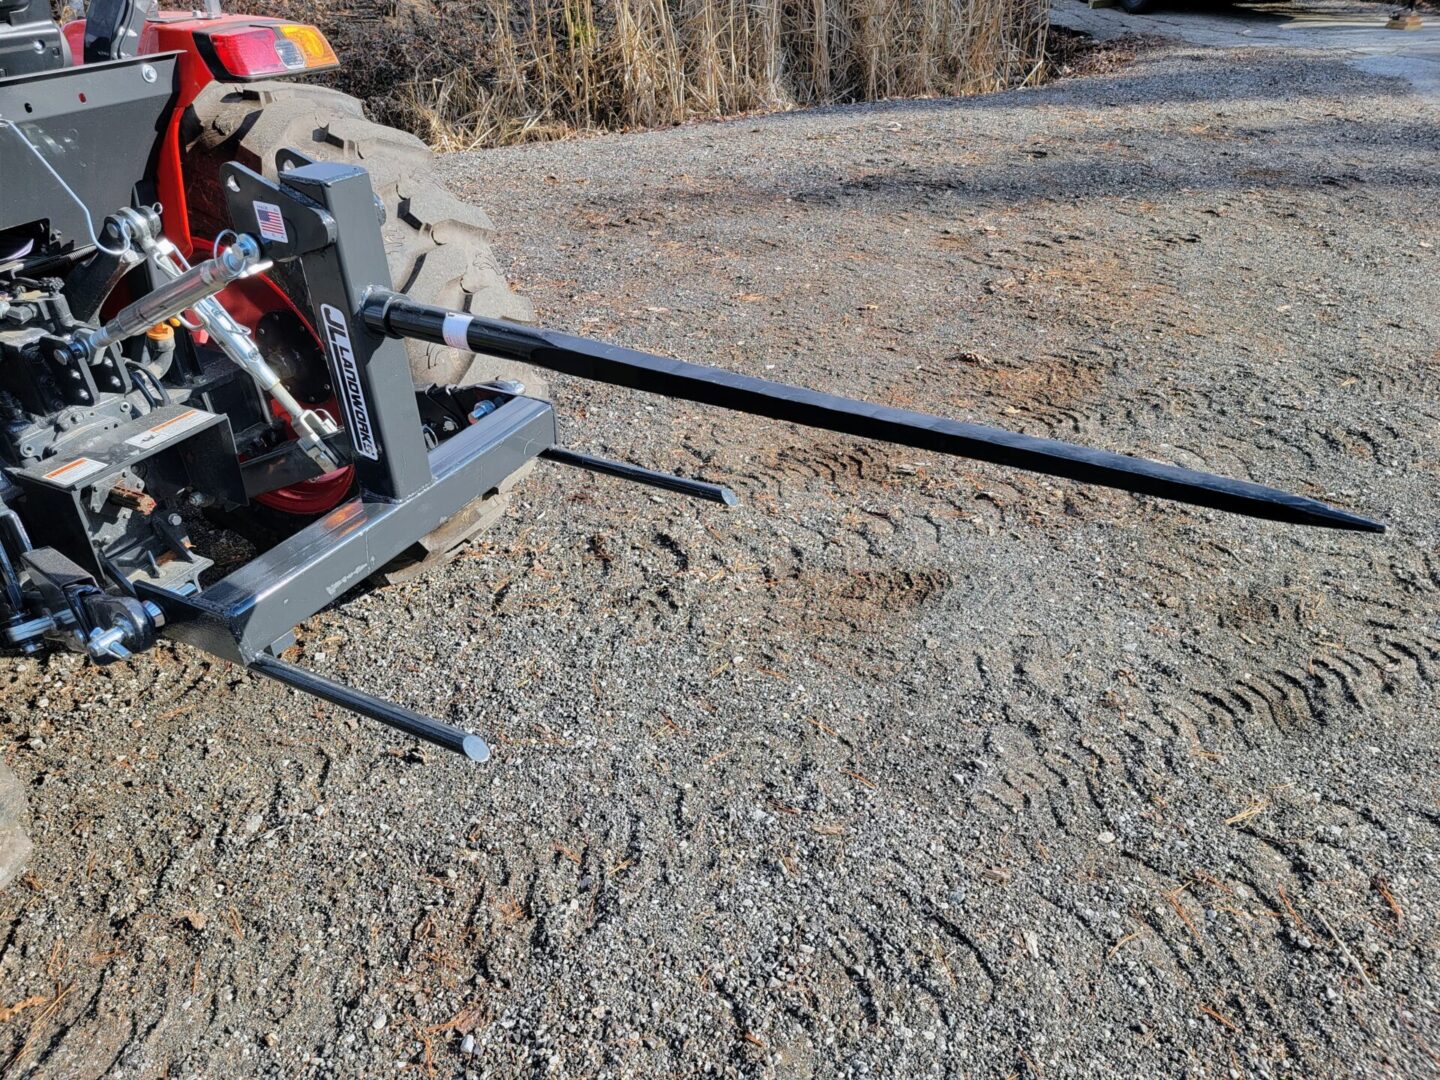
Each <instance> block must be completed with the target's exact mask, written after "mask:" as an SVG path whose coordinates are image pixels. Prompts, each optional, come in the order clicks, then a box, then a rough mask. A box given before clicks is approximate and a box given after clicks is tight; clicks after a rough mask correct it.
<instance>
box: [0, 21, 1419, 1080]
mask: <svg viewBox="0 0 1440 1080" xmlns="http://www.w3.org/2000/svg"><path fill="white" fill-rule="evenodd" d="M1436 121H1437V115H1436V113H1435V112H1434V111H1433V110H1432V109H1431V108H1430V107H1429V106H1427V105H1425V104H1423V103H1422V102H1420V101H1419V100H1418V99H1416V98H1413V97H1409V96H1408V91H1407V90H1406V89H1405V88H1404V87H1403V85H1402V84H1398V83H1392V82H1387V81H1385V80H1382V79H1378V78H1376V77H1374V76H1370V75H1365V74H1363V73H1361V72H1358V71H1356V70H1354V69H1352V68H1350V67H1347V66H1345V65H1344V64H1343V63H1342V62H1340V61H1339V60H1331V59H1327V58H1325V57H1323V56H1308V57H1303V58H1298V57H1296V56H1295V55H1293V54H1287V53H1280V52H1264V51H1258V50H1249V51H1246V52H1244V53H1239V52H1236V53H1227V52H1224V51H1216V50H1203V51H1202V50H1196V49H1192V48H1189V47H1185V46H1181V45H1164V46H1158V47H1157V46H1153V45H1152V46H1151V47H1148V48H1143V49H1140V50H1139V52H1138V55H1137V56H1136V57H1135V59H1134V62H1133V63H1131V64H1129V65H1128V66H1123V67H1120V68H1118V69H1113V70H1106V71H1103V72H1102V73H1101V74H1096V75H1090V76H1086V77H1078V78H1073V79H1067V80H1065V81H1063V82H1060V83H1057V84H1054V85H1052V86H1050V87H1048V88H1045V89H1042V90H1039V91H1031V92H1022V93H1011V94H1001V95H995V96H992V97H985V98H976V99H970V100H965V101H931V102H901V103H894V104H885V105H878V106H871V107H858V108H844V109H831V110H823V111H819V112H810V113H795V114H789V115H779V116H771V117H765V118H759V119H741V120H737V121H732V122H728V123H723V124H708V125H698V126H691V127H687V128H683V129H679V130H674V131H666V132H659V133H651V134H640V135H635V136H627V137H615V138H606V139H597V140H593V141H584V142H570V143H564V144H555V145H547V146H537V147H528V148H518V149H513V150H508V151H501V152H487V153H483V154H472V155H459V156H454V157H451V158H448V159H447V160H446V161H445V162H444V164H443V171H444V173H445V175H446V177H448V178H449V179H450V180H451V181H453V183H454V184H455V185H456V186H457V188H458V189H460V190H462V191H464V192H465V193H466V194H471V195H473V196H474V197H475V198H476V199H477V200H479V201H480V202H482V203H483V204H484V205H485V206H487V207H488V208H489V209H490V210H491V211H492V214H493V215H494V217H495V218H496V220H497V221H498V222H500V223H501V229H502V240H501V244H500V246H501V249H502V250H503V251H504V252H506V253H507V257H508V258H509V259H511V260H512V261H511V264H510V266H509V270H510V273H511V276H512V278H513V279H514V280H516V281H517V283H518V285H519V287H521V288H523V289H525V290H526V291H528V292H529V293H530V294H531V295H532V296H534V298H535V300H536V302H537V305H538V306H539V309H540V311H541V313H542V317H543V318H544V319H545V320H546V321H547V322H548V323H550V324H552V325H556V326H559V327H564V328H568V329H572V330H577V331H581V332H586V333H591V334H598V335H605V336H609V337H612V338H614V339H617V340H620V341H623V342H626V343H631V344H637V345H642V346H648V347H651V348H654V349H658V350H664V351H670V352H673V353H675V354H678V355H681V356H684V357H686V358H688V359H693V360H697V361H703V362H713V363H716V364H723V365H727V366H730V367H733V368H736V369H739V370H743V371H749V372H755V373H767V374H771V375H773V376H776V377H781V378H785V379H789V380H792V381H795V382H800V383H805V384H808V385H813V386H817V387H822V388H826V389H834V390H840V391H845V392H850V393H854V394H858V395H863V396H867V397H871V398H874V399H876V400H880V401H885V402H890V403H897V404H904V405H908V406H917V407H926V408H930V409H933V410H937V411H941V412H944V413H947V414H952V415H956V416H962V417H973V418H976V419H981V420H985V421H989V422H993V423H997V424H1003V425H1006V426H1009V427H1012V428H1016V429H1019V430H1023V431H1027V432H1031V433H1035V434H1041V435H1055V436H1060V437H1064V438H1069V439H1074V440H1078V441H1082V442H1087V443H1093V444H1096V445H1104V446H1108V447H1114V448H1120V449H1127V450H1132V451H1136V452H1139V453H1143V454H1147V455H1151V456H1154V457H1159V458H1164V459H1169V460H1174V461H1178V462H1181V463H1183V464H1186V465H1191V466H1199V467H1203V468H1208V469H1214V470H1218V471H1222V472H1226V473H1231V474H1234V475H1239V476H1243V477H1248V478H1252V479H1255V480H1260V481H1264V482H1269V483H1276V484H1280V485H1283V486H1288V487H1290V488H1293V489H1295V490H1298V491H1302V492H1304V493H1306V494H1311V495H1315V496H1320V497H1323V498H1327V499H1330V500H1332V501H1334V502H1336V503H1339V504H1342V505H1345V506H1347V507H1351V508H1354V509H1356V510H1359V511H1361V512H1365V513H1370V514H1375V515H1378V516H1381V517H1383V518H1385V519H1386V520H1387V521H1388V522H1389V523H1390V524H1391V526H1392V531H1391V532H1390V533H1389V534H1387V535H1386V536H1383V537H1372V536H1363V535H1356V534H1338V533H1328V532H1321V531H1314V530H1302V529H1298V528H1291V527H1286V526H1279V525H1271V524H1266V523H1262V522H1252V521H1247V520H1241V519H1232V518H1228V517H1224V516H1222V515H1218V514H1215V513H1211V512H1209V511H1196V510H1191V509H1186V508H1182V507H1177V506H1171V505H1164V504H1161V503H1158V502H1155V501H1153V500H1141V499H1136V498H1132V497H1130V496H1127V495H1123V494H1119V493H1115V492H1110V491H1105V490H1098V489H1083V488H1079V487H1076V486H1074V485H1071V484H1067V483H1064V482H1059V481H1050V480H1046V479H1042V478H1037V477H1032V476H1028V475H1023V474H1019V473H1013V472H1006V471H1003V470H1000V469H996V468H991V467H988V466H978V465H970V464H966V463H963V462H961V463H956V462H954V461H950V460H941V459H938V458H935V457H931V456H928V455H925V454H922V453H918V452H915V451H910V450H903V449H891V448H887V447H885V446H880V445H873V444H868V443H859V442H856V441H854V440H850V439H845V438H838V437H830V436H826V435H820V434H816V433H813V432H809V431H804V430H799V429H794V428H789V427H786V426H784V425H776V424H772V423H767V422H762V421H758V420H750V419H746V418H743V417H732V416H725V415H721V414H719V413H716V412H714V411H710V410H703V409H700V408H697V407H691V406H685V405H679V404H672V403H667V402H664V401H661V400H658V399H656V400H651V399H646V398H643V397H639V396H636V395H632V394H628V393H624V392H621V391H612V390H608V389H604V388H595V389H592V388H588V387H586V386H584V385H581V384H578V383H575V382H573V381H569V380H564V379H561V380H557V384H558V385H556V386H555V391H556V394H557V399H558V401H559V402H560V404H559V411H560V414H561V419H562V423H563V426H564V430H565V431H566V433H567V437H568V438H569V439H570V441H571V442H572V444H573V445H576V446H577V447H580V448H583V449H589V450H593V451H596V452H600V453H606V454H611V455H614V456H619V457H625V458H629V459H633V460H636V461H639V462H641V463H643V464H646V465H650V466H655V467H662V468H670V469H676V470H679V471H681V472H686V473H690V474H695V475H703V476H704V477H706V478H708V479H712V480H716V481H720V482H724V483H728V484H730V485H732V486H734V488H735V489H736V490H737V492H739V494H740V495H741V497H742V499H743V504H742V506H741V507H740V508H738V509H735V510H731V511H723V510H719V509H716V508H712V507H710V506H708V505H695V504H692V503H689V502H685V501H682V500H680V499H678V498H671V497H667V496H656V495H651V494H650V493H648V492H646V491H644V490H639V489H632V488H626V487H623V486H621V485H620V484H619V483H618V482H612V481H608V480H604V479H599V478H594V477H590V476H587V475H585V474H581V473H576V472H571V471H562V470H561V469H559V468H552V467H550V466H543V467H542V469H541V471H539V472H537V474H536V475H535V476H534V477H533V478H532V480H531V481H530V482H528V483H527V484H526V485H525V486H524V487H523V488H522V490H521V493H520V495H519V497H518V498H517V501H516V503H515V505H514V507H513V509H512V512H511V514H510V516H509V517H508V518H507V519H506V520H505V521H504V522H503V523H502V524H501V525H500V526H498V527H497V528H496V529H495V531H494V532H493V533H491V534H488V537H487V540H486V541H485V542H484V543H482V544H480V545H478V546H476V547H475V549H474V550H473V552H471V554H470V555H469V556H468V557H465V558H462V559H461V560H459V561H458V562H457V563H455V564H453V565H452V566H450V567H448V568H446V569H444V570H443V571H441V572H439V573H438V574H437V575H435V576H433V577H431V578H429V579H427V580H425V581H423V582H419V583H413V584H410V585H406V586H401V587H394V588H388V589H383V590H378V591H370V592H368V593H366V594H363V595H360V596H358V597H354V598H352V599H351V600H350V601H349V602H347V603H346V604H345V605H343V606H342V607H340V608H337V609H335V610H333V611H330V612H327V613H325V614H323V615H321V616H320V617H318V618H316V619H313V620H311V621H310V622H309V623H307V624H306V625H305V626H304V627H303V628H302V631H301V638H302V642H301V646H300V649H299V656H300V657H301V658H302V659H303V661H304V662H305V663H306V664H309V665H313V666H314V667H316V668H317V669H318V670H320V671H322V672H324V673H326V674H329V675H332V676H336V677H341V678H344V679H347V680H351V681H353V682H355V683H357V684H359V685H362V686H364V687H366V688H368V689H370V690H373V691H376V692H380V693H384V694H389V695H393V696H394V697H396V698H397V699H399V700H401V701H404V702H407V703H409V704H412V705H414V706H417V707H421V708H426V709H429V710H432V711H434V712H435V713H437V714H438V715H441V716H446V717H451V718H455V719H465V720H468V721H471V722H473V723H474V724H475V725H476V726H477V727H479V728H481V729H483V730H484V731H486V732H488V733H489V734H490V735H491V736H492V737H493V738H494V739H495V740H496V742H497V760H496V761H495V762H493V763H492V764H490V765H488V766H486V767H484V768H473V767H466V766H465V765H463V764H461V763H459V762H458V761H455V760H451V759H449V758H443V757H441V756H440V755H439V754H438V753H434V752H420V751H418V750H417V749H416V748H415V747H413V746H410V745H408V744H405V743H402V742H401V741H400V740H398V739H397V738H394V737H392V736H390V735H389V734H388V733H387V732H385V731H383V730H380V729H377V728H376V727H374V726H372V725H370V724H369V723H364V722H362V723H358V724H357V723H356V722H354V721H352V720H350V719H348V718H346V717H344V716H342V715H339V714H337V713H336V712H335V711H334V710H332V709H330V708H328V707H324V706H317V705H315V704H314V703H312V702H310V701H308V700H303V699H301V698H300V697H298V696H296V695H295V694H293V693H291V692H289V691H286V690H284V689H282V688H279V687H276V686H274V685H272V684H269V683H266V682H264V681H261V680H249V679H246V678H245V677H243V676H241V675H240V674H239V673H238V672H237V671H236V670H235V669H233V668H230V667H227V666H225V665H223V664H220V663H218V662H211V661H208V660H206V659H205V658H203V657H202V656H200V655H199V654H196V653H193V652H189V651H184V650H180V649H170V648H162V649H159V650H157V651H155V652H154V653H152V654H150V655H148V656H146V657H144V658H143V659H140V660H137V661H135V662H133V663H129V664H125V665H116V666H114V667H110V668H106V669H95V668H87V667H85V666H84V665H82V664H81V663H79V662H78V661H77V660H75V659H74V658H71V657H65V656H57V657H53V658H50V659H48V660H43V661H40V662H35V661H27V662H23V663H17V664H11V665H9V666H7V668H6V671H5V674H4V676H3V685H0V701H3V702H4V705H5V711H6V714H7V715H6V717H5V720H4V722H3V725H0V735H3V741H4V744H5V747H6V749H5V756H6V759H7V760H9V761H11V762H12V764H13V767H14V769H15V771H16V772H17V773H18V774H19V775H20V776H21V777H22V778H24V779H25V780H26V781H27V782H28V783H29V784H31V785H32V788H31V796H30V797H31V802H32V806H33V809H34V813H35V817H36V821H35V825H34V829H33V832H34V836H35V840H36V848H37V853H36V857H35V859H34V862H33V866H32V871H31V873H30V875H29V876H28V877H27V878H26V879H25V880H24V881H23V882H21V883H19V884H18V885H16V886H14V887H12V888H11V889H10V890H9V891H8V892H7V893H6V894H5V895H4V896H3V897H0V926H3V927H4V934H3V938H0V986H3V988H4V989H3V996H0V1006H8V1007H9V1008H7V1009H6V1011H5V1012H3V1013H0V1016H4V1017H6V1019H5V1020H4V1021H3V1022H0V1055H3V1057H0V1062H4V1061H8V1062H9V1063H10V1067H9V1074H13V1075H15V1076H23V1075H46V1076H65V1077H72V1076H73V1077H79V1076H87V1077H88V1076H99V1075H101V1074H106V1075H110V1076H116V1077H142V1076H143V1077H153V1076H157V1075H166V1076H177V1077H178V1076H302V1075H303V1076H346V1077H348V1076H358V1075H366V1076H382V1075H395V1074H399V1073H400V1072H402V1071H403V1070H408V1069H418V1070H419V1072H418V1075H422V1076H431V1075H433V1076H439V1077H444V1078H450V1077H455V1076H460V1075H465V1076H477V1077H478V1076H490V1077H510V1076H535V1077H541V1076H564V1077H572V1076H573V1077H581V1076H585V1077H593V1076H614V1077H620V1076H636V1077H638V1076H646V1077H649V1076H690V1075H697V1074H716V1075H722V1076H744V1077H751V1076H755V1077H772V1076H773V1077H781V1078H804V1077H839V1076H844V1077H861V1076H874V1077H879V1076H892V1077H917V1076H968V1077H996V1078H1000V1077H1047V1078H1055V1077H1068V1076H1094V1075H1101V1074H1106V1075H1119V1076H1146V1077H1162V1076H1163V1077H1180V1076H1185V1077H1241V1076H1244V1077H1299V1076H1306V1077H1318V1076H1340V1075H1350V1076H1387V1077H1388V1076H1407V1077H1416V1076H1422V1075H1432V1076H1433V1075H1436V1073H1437V1070H1440V962H1437V955H1440V952H1437V940H1436V930H1435V919H1436V917H1437V915H1440V893H1437V881H1440V878H1437V873H1436V869H1437V867H1436V856H1437V839H1440V790H1437V781H1436V777H1437V776H1440V751H1437V746H1436V738H1435V730H1436V727H1435V720H1436V716H1437V705H1436V690H1437V684H1440V623H1437V613H1440V526H1437V522H1440V466H1437V462H1440V453H1437V451H1440V447H1437V437H1436V436H1437V428H1440V406H1437V403H1436V402H1437V394H1436V379H1437V374H1440V353H1437V342H1440V257H1437V256H1440V213H1437V206H1440V170H1437V168H1436V165H1437V151H1440V140H1437V128H1436ZM17 1009H18V1011H15V1010H17Z"/></svg>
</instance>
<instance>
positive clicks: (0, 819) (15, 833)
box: [0, 762, 30, 889]
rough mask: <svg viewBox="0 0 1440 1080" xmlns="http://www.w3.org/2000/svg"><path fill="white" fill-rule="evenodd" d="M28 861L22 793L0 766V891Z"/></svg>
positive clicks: (17, 874)
mask: <svg viewBox="0 0 1440 1080" xmlns="http://www.w3.org/2000/svg"><path fill="white" fill-rule="evenodd" d="M29 858H30V837H29V836H27V835H26V833H25V789H24V788H23V787H21V786H20V781H19V780H17V779H16V778H15V774H14V773H12V772H11V771H10V770H9V769H8V768H7V767H6V766H5V765H4V763H3V762H0V889H3V888H5V886H6V885H9V884H10V882H12V881H14V880H15V879H16V878H17V877H19V876H20V871H21V870H23V869H25V863H26V862H27V861H28V860H29Z"/></svg>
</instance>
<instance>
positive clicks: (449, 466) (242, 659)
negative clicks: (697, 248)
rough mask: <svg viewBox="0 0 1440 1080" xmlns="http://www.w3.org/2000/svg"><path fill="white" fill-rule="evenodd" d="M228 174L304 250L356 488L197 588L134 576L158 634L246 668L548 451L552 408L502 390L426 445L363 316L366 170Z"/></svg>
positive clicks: (390, 358)
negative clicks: (159, 614) (463, 423)
mask: <svg viewBox="0 0 1440 1080" xmlns="http://www.w3.org/2000/svg"><path fill="white" fill-rule="evenodd" d="M285 156H287V157H289V156H296V157H298V155H295V154H294V152H293V151H287V152H286V155H285ZM224 182H225V186H226V188H227V189H228V190H229V192H230V196H229V198H230V207H231V218H232V220H233V221H234V224H235V226H236V228H237V229H240V230H241V231H243V232H247V233H250V234H252V235H259V234H260V232H261V230H260V228H259V225H258V222H257V220H256V210H255V205H254V204H255V203H256V202H257V201H259V202H263V203H269V204H272V205H277V206H279V207H280V208H281V210H282V213H283V215H284V219H285V223H286V226H287V229H286V231H287V233H288V234H289V235H290V236H292V237H293V238H294V239H293V240H287V241H285V242H283V243H282V242H272V243H271V244H270V245H268V246H267V253H268V254H270V255H271V257H273V258H277V259H280V258H297V257H298V258H299V259H300V263H301V268H302V270H303V272H304V275H305V281H306V285H307V287H308V289H309V292H310V296H311V301H312V304H313V306H314V318H315V325H316V326H317V328H320V329H321V333H322V336H323V337H325V338H326V344H327V350H326V355H327V359H328V362H329V364H330V373H331V377H332V380H333V385H334V386H335V387H336V388H337V393H338V395H339V397H340V399H341V403H342V407H343V409H344V411H345V414H346V428H345V434H346V437H347V441H348V443H349V450H350V453H349V455H348V456H349V458H350V460H351V461H353V462H354V464H355V469H356V476H357V479H358V481H359V487H360V495H359V497H358V498H355V499H352V500H350V501H349V502H346V503H345V504H343V505H342V506H339V507H336V508H335V509H334V510H332V511H331V512H330V513H328V514H326V515H325V516H324V517H323V518H321V519H320V520H319V521H316V522H314V523H313V524H311V525H310V526H308V527H307V528H304V529H302V530H301V531H300V532H298V533H296V534H295V535H294V536H292V537H290V538H289V539H287V540H285V541H283V542H281V543H280V544H278V545H276V546H275V547H274V548H272V549H271V550H269V551H267V552H265V553H264V554H263V555H260V556H259V557H257V558H256V559H254V560H252V561H251V562H249V563H247V564H246V565H245V566H243V567H241V568H240V569H239V570H237V571H235V572H234V573H233V574H231V575H229V576H228V577H226V578H224V579H223V580H222V581H219V582H217V583H216V584H214V585H211V586H210V587H208V588H206V589H205V590H204V591H202V592H200V593H197V594H194V595H190V596H182V595H180V594H178V593H175V592H171V591H167V590H164V589H158V588H155V587H153V586H148V585H143V584H137V590H138V592H139V593H140V595H141V597H142V599H146V600H152V601H154V602H155V603H156V604H158V605H159V606H160V608H161V609H162V610H163V611H164V613H165V628H164V633H165V636H167V637H171V638H175V639H177V640H180V641H184V642H187V643H189V644H191V645H195V646H197V647H199V648H201V649H204V650H205V651H207V652H210V653H213V654H215V655H216V656H220V657H222V658H224V659H226V660H232V661H234V662H236V663H240V664H250V663H251V662H252V661H254V660H255V659H256V658H257V657H260V656H262V655H264V654H266V653H270V654H272V655H273V654H274V653H275V652H278V651H279V650H280V649H282V648H283V647H284V646H285V645H286V644H288V643H289V641H290V640H291V631H292V630H293V629H294V627H295V626H296V625H297V624H298V623H300V622H302V621H303V620H305V619H307V618H309V617H310V616H311V615H314V614H315V613H316V612H317V611H319V610H321V609H322V608H324V607H325V606H326V605H327V604H330V603H332V602H333V601H335V600H336V599H338V598H339V597H340V596H341V595H343V594H344V593H345V592H347V591H349V590H350V589H351V588H353V587H354V586H356V585H358V584H360V582H362V581H363V580H364V579H365V577H366V576H367V575H369V574H371V573H373V572H374V571H376V570H378V569H380V568H381V567H383V566H384V565H385V564H386V563H388V562H389V561H390V560H391V559H393V558H394V557H395V556H397V555H399V554H400V553H401V552H402V551H404V550H405V549H406V548H407V547H409V546H410V545H411V544H413V543H414V542H415V541H416V540H418V539H419V538H420V537H422V536H424V535H425V534H426V533H429V532H430V531H431V530H433V529H435V528H438V527H439V526H440V525H442V524H444V523H445V521H447V520H448V519H449V518H450V517H451V516H452V515H454V514H455V513H457V512H459V511H460V510H461V509H463V508H464V507H465V506H466V505H468V504H469V503H470V502H471V501H473V500H474V499H476V498H479V497H480V496H482V495H485V494H486V493H487V492H490V491H492V490H494V489H496V488H498V487H499V485H500V483H501V482H502V481H503V480H504V479H505V478H506V477H508V476H509V475H510V474H512V473H513V472H515V470H517V469H519V468H520V467H521V466H523V465H524V464H526V462H528V461H530V460H531V459H532V458H535V457H538V456H539V455H540V454H541V453H542V452H544V451H545V450H548V449H549V448H550V447H552V446H553V445H554V444H555V413H554V410H553V409H552V408H551V407H550V403H549V402H548V401H541V400H539V399H538V398H530V397H523V396H517V397H512V398H509V399H508V400H506V401H505V402H504V404H502V405H500V406H499V407H498V408H496V409H495V410H494V411H493V412H491V413H490V414H489V415H487V416H484V417H482V418H481V419H480V420H479V421H478V422H476V423H475V424H473V425H471V426H470V427H468V428H466V429H464V430H463V431H461V432H460V433H459V434H458V435H456V436H454V437H453V438H451V439H448V440H446V441H445V442H442V443H440V444H439V445H438V446H437V447H436V448H435V449H434V450H431V451H429V452H428V453H427V452H426V450H425V443H424V437H423V435H422V432H421V425H420V414H419V409H418V407H417V405H416V402H415V388H414V386H413V384H412V382H411V379H410V367H409V363H408V361H407V360H406V356H405V348H404V346H403V345H402V344H401V343H400V342H399V341H397V340H395V339H394V338H390V337H387V336H385V335H384V334H382V333H378V332H376V331H374V330H372V329H370V327H368V326H367V325H366V324H365V322H364V320H363V318H361V314H360V313H361V309H362V307H363V305H364V302H365V298H366V296H367V295H368V294H369V292H370V291H371V290H372V289H374V288H386V287H388V286H389V284H390V271H389V267H388V265H387V264H386V261H385V249H384V243H383V241H382V239H381V235H380V220H379V217H378V215H377V213H376V204H375V196H374V192H373V191H372V189H371V187H370V178H369V176H368V174H367V173H366V172H365V170H363V169H359V168H355V167H353V166H348V165H331V164H316V163H308V164H304V165H301V166H300V167H298V168H294V169H291V170H288V171H286V172H284V173H283V174H282V177H281V183H280V184H278V185H277V184H273V183H271V182H270V181H268V180H266V179H264V178H263V177H261V176H259V175H257V174H256V173H253V172H251V171H250V170H248V169H244V168H242V167H240V166H238V165H233V164H232V165H230V166H227V167H226V169H225V170H224ZM274 231H275V230H274V229H273V226H272V228H271V232H272V233H273V232H274Z"/></svg>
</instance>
